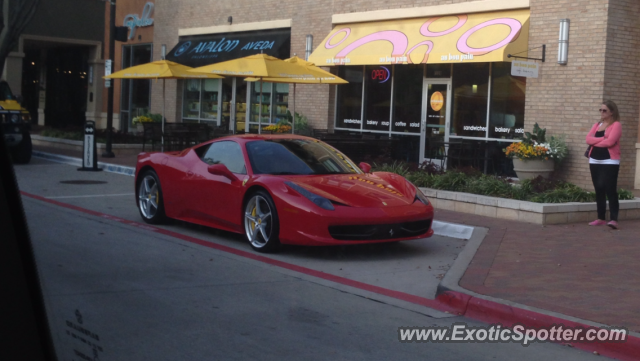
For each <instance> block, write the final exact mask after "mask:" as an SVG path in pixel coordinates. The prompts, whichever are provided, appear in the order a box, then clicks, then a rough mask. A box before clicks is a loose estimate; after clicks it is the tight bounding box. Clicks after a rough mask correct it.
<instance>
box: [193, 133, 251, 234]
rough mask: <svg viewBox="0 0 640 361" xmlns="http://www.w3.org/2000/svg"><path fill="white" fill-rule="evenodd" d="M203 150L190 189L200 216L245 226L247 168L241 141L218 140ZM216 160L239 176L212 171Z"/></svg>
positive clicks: (226, 224)
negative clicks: (210, 170)
mask: <svg viewBox="0 0 640 361" xmlns="http://www.w3.org/2000/svg"><path fill="white" fill-rule="evenodd" d="M200 154H202V155H201V157H200V161H199V162H196V163H195V164H194V166H193V167H194V169H192V172H193V174H194V175H196V176H195V177H194V178H193V179H194V181H193V182H192V184H193V186H194V187H193V189H191V190H190V192H191V193H192V196H191V197H190V198H191V200H192V201H193V207H194V210H195V211H196V214H197V217H198V218H202V220H203V221H205V222H207V223H215V224H216V225H217V226H218V227H220V228H225V229H229V230H236V231H237V230H241V225H242V215H241V213H240V212H241V208H242V196H243V188H244V187H243V185H242V181H243V180H244V178H246V174H247V168H246V165H245V160H244V154H243V153H242V149H241V147H240V144H238V143H236V142H234V141H230V140H227V141H219V142H214V143H211V145H210V146H209V148H208V149H207V150H206V152H201V153H200ZM213 164H224V165H225V166H226V167H227V168H229V170H230V171H231V172H232V173H233V174H234V175H235V176H236V177H237V178H238V180H236V181H231V180H230V179H229V178H227V177H225V176H221V175H213V174H211V173H209V171H208V170H207V168H208V167H209V165H213Z"/></svg>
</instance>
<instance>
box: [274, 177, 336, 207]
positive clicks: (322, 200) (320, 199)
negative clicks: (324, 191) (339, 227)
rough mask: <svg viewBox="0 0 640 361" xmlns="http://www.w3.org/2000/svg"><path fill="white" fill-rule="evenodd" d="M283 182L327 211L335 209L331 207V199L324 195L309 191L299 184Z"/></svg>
mask: <svg viewBox="0 0 640 361" xmlns="http://www.w3.org/2000/svg"><path fill="white" fill-rule="evenodd" d="M284 184H286V185H288V186H289V187H291V188H292V189H294V190H295V191H296V192H298V193H300V195H302V196H303V197H305V198H307V199H308V200H310V201H311V202H313V203H315V204H316V205H317V206H318V207H320V208H323V209H326V210H328V211H333V210H335V208H334V207H333V204H331V201H330V200H328V199H326V198H325V197H322V196H319V195H317V194H315V193H312V192H309V191H308V190H306V189H304V188H302V187H301V186H299V185H297V184H295V183H293V182H284Z"/></svg>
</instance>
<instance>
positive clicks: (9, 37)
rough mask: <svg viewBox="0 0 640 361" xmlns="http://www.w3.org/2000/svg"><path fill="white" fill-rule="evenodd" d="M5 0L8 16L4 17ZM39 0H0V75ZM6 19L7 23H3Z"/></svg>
mask: <svg viewBox="0 0 640 361" xmlns="http://www.w3.org/2000/svg"><path fill="white" fill-rule="evenodd" d="M5 2H8V4H9V6H8V8H9V11H8V15H9V16H8V17H5V13H4V10H5ZM39 3H40V0H0V76H1V75H2V73H3V72H4V63H5V61H6V60H7V57H8V56H9V53H10V52H11V51H13V50H14V49H15V48H16V47H17V46H18V39H20V34H22V32H23V31H24V29H25V28H26V27H27V25H28V24H29V22H30V21H31V19H32V18H33V15H34V14H35V13H36V9H37V8H38V4H39ZM5 20H7V23H5Z"/></svg>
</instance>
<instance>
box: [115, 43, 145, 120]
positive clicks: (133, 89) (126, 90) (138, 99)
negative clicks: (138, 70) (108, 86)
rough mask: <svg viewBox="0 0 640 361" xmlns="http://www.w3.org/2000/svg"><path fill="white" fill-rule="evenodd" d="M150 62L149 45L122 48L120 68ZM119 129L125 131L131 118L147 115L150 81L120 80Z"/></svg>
mask: <svg viewBox="0 0 640 361" xmlns="http://www.w3.org/2000/svg"><path fill="white" fill-rule="evenodd" d="M150 61H151V44H142V45H125V46H123V47H122V68H123V69H124V68H128V67H131V66H136V65H140V64H145V63H148V62H150ZM120 96H121V98H120V129H123V130H125V131H126V130H127V129H129V127H131V125H132V121H133V118H135V117H137V116H139V115H144V114H147V113H149V109H150V105H151V80H146V79H135V80H132V79H122V88H121V93H120Z"/></svg>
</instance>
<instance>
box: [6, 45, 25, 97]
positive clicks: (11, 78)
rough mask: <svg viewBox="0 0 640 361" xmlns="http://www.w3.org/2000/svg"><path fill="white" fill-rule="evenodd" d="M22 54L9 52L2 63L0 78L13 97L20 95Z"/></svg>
mask: <svg viewBox="0 0 640 361" xmlns="http://www.w3.org/2000/svg"><path fill="white" fill-rule="evenodd" d="M24 56H25V55H24V53H23V52H21V51H20V52H11V53H9V56H8V57H7V60H6V61H5V63H4V72H3V73H2V74H3V76H2V78H3V79H4V80H6V81H7V83H9V87H10V88H11V91H12V92H13V95H18V94H22V61H23V59H24Z"/></svg>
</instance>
